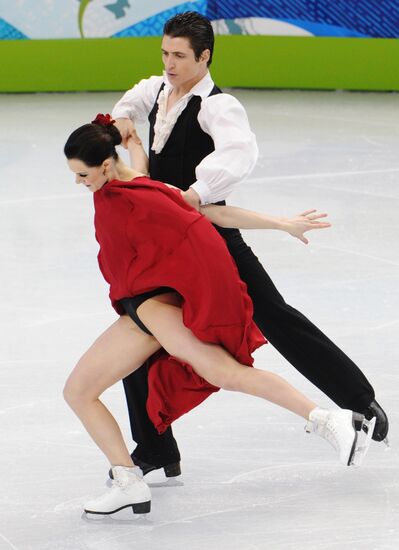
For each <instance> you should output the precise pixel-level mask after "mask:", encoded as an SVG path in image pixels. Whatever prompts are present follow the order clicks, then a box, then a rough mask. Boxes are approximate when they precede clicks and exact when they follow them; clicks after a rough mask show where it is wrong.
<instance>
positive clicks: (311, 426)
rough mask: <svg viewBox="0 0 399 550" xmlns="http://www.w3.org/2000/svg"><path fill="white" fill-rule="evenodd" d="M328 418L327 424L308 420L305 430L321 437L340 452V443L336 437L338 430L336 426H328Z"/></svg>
mask: <svg viewBox="0 0 399 550" xmlns="http://www.w3.org/2000/svg"><path fill="white" fill-rule="evenodd" d="M328 422H329V420H328V418H327V420H326V422H323V421H318V420H313V421H312V420H308V422H307V424H306V426H305V430H306V431H307V432H308V433H311V432H314V433H317V434H318V435H320V436H321V437H322V438H324V439H325V440H326V441H328V442H329V443H330V445H332V446H333V447H334V449H335V450H339V443H338V439H337V435H336V430H335V427H334V426H331V423H330V426H328Z"/></svg>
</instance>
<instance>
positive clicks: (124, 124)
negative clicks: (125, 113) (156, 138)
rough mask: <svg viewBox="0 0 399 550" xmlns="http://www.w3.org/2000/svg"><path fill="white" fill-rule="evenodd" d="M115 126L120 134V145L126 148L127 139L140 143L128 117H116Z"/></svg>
mask: <svg viewBox="0 0 399 550" xmlns="http://www.w3.org/2000/svg"><path fill="white" fill-rule="evenodd" d="M115 126H116V127H117V128H118V130H119V132H120V133H121V136H122V145H123V147H124V148H125V149H128V143H129V140H130V139H132V141H133V142H134V143H136V144H137V145H141V139H140V138H139V136H138V135H137V133H136V128H135V127H134V124H133V122H132V121H131V120H130V118H117V119H116V120H115Z"/></svg>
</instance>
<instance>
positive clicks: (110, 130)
mask: <svg viewBox="0 0 399 550" xmlns="http://www.w3.org/2000/svg"><path fill="white" fill-rule="evenodd" d="M91 122H92V124H97V125H98V126H102V127H103V129H104V130H105V131H106V133H107V134H109V135H110V136H111V139H112V141H113V143H114V145H115V146H116V145H120V144H121V143H122V136H121V134H120V132H119V130H118V128H117V127H116V126H114V124H115V120H114V119H113V118H112V117H111V115H110V114H109V113H107V114H106V115H103V114H102V113H98V115H97V116H96V118H95V119H94V120H92V121H91Z"/></svg>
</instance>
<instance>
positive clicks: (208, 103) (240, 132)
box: [112, 72, 258, 204]
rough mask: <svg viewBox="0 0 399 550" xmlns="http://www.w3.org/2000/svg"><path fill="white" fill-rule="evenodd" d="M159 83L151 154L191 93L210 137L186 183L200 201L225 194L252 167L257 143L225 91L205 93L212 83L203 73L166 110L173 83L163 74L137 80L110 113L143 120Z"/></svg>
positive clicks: (236, 103) (241, 110) (241, 112)
mask: <svg viewBox="0 0 399 550" xmlns="http://www.w3.org/2000/svg"><path fill="white" fill-rule="evenodd" d="M163 82H164V83H165V86H164V89H163V90H162V92H161V93H160V94H159V97H158V113H157V117H156V121H155V126H154V134H155V135H154V141H153V143H152V145H151V149H153V150H154V151H155V153H156V154H157V153H160V152H161V151H162V149H163V147H164V145H165V143H166V141H167V140H168V138H169V136H170V134H171V132H172V130H173V127H174V125H175V124H176V121H177V119H178V118H179V116H180V114H181V112H182V111H183V110H184V109H185V108H186V106H187V103H188V102H189V101H190V99H191V98H192V96H193V95H197V96H200V97H201V99H202V101H201V108H200V111H199V113H198V123H199V125H200V127H201V129H202V130H203V131H204V132H206V133H207V134H208V135H209V136H211V138H212V139H213V142H214V144H215V150H214V151H213V152H212V153H210V154H209V155H208V156H206V157H205V158H204V159H203V160H202V161H201V162H200V163H199V164H198V166H197V167H196V170H195V175H196V178H197V180H196V181H195V182H194V183H193V184H192V185H191V187H192V188H193V189H194V190H195V191H196V192H197V193H198V195H199V197H200V200H201V204H209V203H212V202H218V201H221V200H224V199H226V197H227V196H228V195H229V194H230V193H231V191H232V190H233V187H234V185H235V184H236V183H238V182H240V181H242V180H243V179H244V178H246V177H247V176H248V175H249V174H250V172H251V171H252V170H253V168H254V166H255V164H256V161H257V158H258V147H257V144H256V138H255V135H254V134H253V132H252V131H251V129H250V126H249V122H248V117H247V114H246V112H245V110H244V107H243V106H242V105H241V103H240V102H239V101H238V100H237V99H236V98H235V97H233V96H232V95H230V94H225V93H222V94H215V95H213V96H210V97H209V94H210V93H211V91H212V89H213V87H214V82H213V80H212V78H211V76H210V74H209V72H208V73H207V74H206V75H205V76H204V78H202V80H200V81H199V82H198V83H197V84H196V85H195V86H193V88H191V90H190V91H189V92H188V93H187V94H186V95H184V96H183V97H182V98H180V99H179V101H177V102H176V103H175V104H174V105H173V107H172V108H171V109H169V111H168V112H167V110H166V108H167V99H168V96H169V94H170V92H171V91H172V89H173V86H172V85H171V84H170V82H169V81H168V79H167V77H166V75H164V76H151V77H150V78H148V79H144V80H141V81H140V82H139V83H138V84H136V85H135V86H134V87H133V88H132V89H131V90H128V91H127V92H126V93H125V94H124V96H123V97H122V99H120V101H118V103H117V104H116V105H115V107H114V109H113V111H112V117H113V118H130V119H131V120H132V121H134V122H144V121H145V120H146V119H147V117H148V115H149V113H150V112H151V109H152V108H153V106H154V103H155V100H156V97H157V94H158V92H159V89H160V87H161V85H162V83H163Z"/></svg>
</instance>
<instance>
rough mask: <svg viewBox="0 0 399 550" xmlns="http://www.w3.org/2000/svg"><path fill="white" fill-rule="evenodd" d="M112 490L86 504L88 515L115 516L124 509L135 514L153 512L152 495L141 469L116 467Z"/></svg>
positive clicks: (113, 472)
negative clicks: (131, 510)
mask: <svg viewBox="0 0 399 550" xmlns="http://www.w3.org/2000/svg"><path fill="white" fill-rule="evenodd" d="M112 474H113V481H112V487H111V489H108V491H107V492H106V493H104V494H103V495H102V496H100V497H98V498H96V499H94V500H90V501H89V502H86V504H85V506H84V510H85V512H86V514H104V515H108V514H114V513H115V512H118V511H119V510H122V509H123V508H132V509H133V513H134V514H147V513H148V512H149V511H150V510H151V493H150V488H149V487H148V485H147V484H146V483H145V482H144V481H143V474H142V472H141V470H140V468H136V467H135V468H128V467H126V466H114V467H113V468H112Z"/></svg>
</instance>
